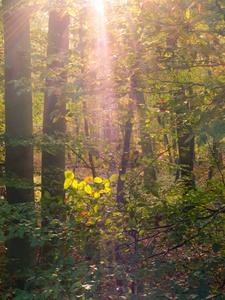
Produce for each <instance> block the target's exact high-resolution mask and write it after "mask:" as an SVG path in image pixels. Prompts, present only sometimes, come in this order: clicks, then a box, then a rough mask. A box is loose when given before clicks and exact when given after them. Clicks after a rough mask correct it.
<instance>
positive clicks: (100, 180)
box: [94, 177, 102, 183]
mask: <svg viewBox="0 0 225 300" xmlns="http://www.w3.org/2000/svg"><path fill="white" fill-rule="evenodd" d="M94 182H95V183H101V182H102V179H101V178H100V177H95V178H94Z"/></svg>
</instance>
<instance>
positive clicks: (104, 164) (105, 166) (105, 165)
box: [103, 161, 109, 169]
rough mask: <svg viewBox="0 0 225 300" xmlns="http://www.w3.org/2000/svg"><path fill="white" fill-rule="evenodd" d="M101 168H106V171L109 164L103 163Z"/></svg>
mask: <svg viewBox="0 0 225 300" xmlns="http://www.w3.org/2000/svg"><path fill="white" fill-rule="evenodd" d="M103 167H104V168H106V169H108V168H109V163H108V162H106V161H105V162H104V163H103Z"/></svg>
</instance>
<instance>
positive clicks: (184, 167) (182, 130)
mask: <svg viewBox="0 0 225 300" xmlns="http://www.w3.org/2000/svg"><path fill="white" fill-rule="evenodd" d="M177 139H178V151H179V165H180V166H181V180H182V181H183V183H184V186H185V188H186V189H188V190H189V189H193V188H194V187H195V180H194V176H193V173H192V172H193V162H194V135H193V134H192V132H191V128H188V127H187V126H186V125H184V124H183V120H182V118H181V117H179V118H178V119H177Z"/></svg>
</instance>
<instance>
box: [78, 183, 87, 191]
mask: <svg viewBox="0 0 225 300" xmlns="http://www.w3.org/2000/svg"><path fill="white" fill-rule="evenodd" d="M85 185H86V182H85V181H81V182H80V183H79V184H78V186H77V187H78V190H79V191H80V190H82V188H83V187H84V186H85Z"/></svg>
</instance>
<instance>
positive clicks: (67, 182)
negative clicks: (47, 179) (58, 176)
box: [64, 178, 72, 190]
mask: <svg viewBox="0 0 225 300" xmlns="http://www.w3.org/2000/svg"><path fill="white" fill-rule="evenodd" d="M71 183H72V179H70V178H66V180H65V182H64V190H66V189H68V187H70V186H71Z"/></svg>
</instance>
